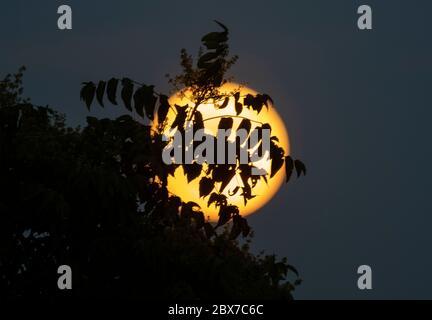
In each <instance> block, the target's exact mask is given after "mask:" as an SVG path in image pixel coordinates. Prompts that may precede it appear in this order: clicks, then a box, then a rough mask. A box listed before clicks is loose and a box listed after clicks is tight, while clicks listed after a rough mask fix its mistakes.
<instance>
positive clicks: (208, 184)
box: [199, 177, 214, 198]
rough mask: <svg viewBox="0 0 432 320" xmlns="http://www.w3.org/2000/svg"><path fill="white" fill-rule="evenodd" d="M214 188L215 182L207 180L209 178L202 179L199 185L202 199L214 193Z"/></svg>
mask: <svg viewBox="0 0 432 320" xmlns="http://www.w3.org/2000/svg"><path fill="white" fill-rule="evenodd" d="M213 187H214V182H213V180H212V179H210V178H207V177H203V178H201V180H200V183H199V194H200V198H204V197H206V196H208V195H209V194H210V192H212V190H213Z"/></svg>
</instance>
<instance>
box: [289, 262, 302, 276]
mask: <svg viewBox="0 0 432 320" xmlns="http://www.w3.org/2000/svg"><path fill="white" fill-rule="evenodd" d="M286 267H287V269H288V270H291V271H292V272H293V273H294V274H295V275H296V276H297V277H299V276H300V274H299V272H298V270H297V269H296V268H295V267H294V266H292V265H290V264H287V265H286Z"/></svg>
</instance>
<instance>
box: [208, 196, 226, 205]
mask: <svg viewBox="0 0 432 320" xmlns="http://www.w3.org/2000/svg"><path fill="white" fill-rule="evenodd" d="M213 203H215V207H216V208H217V207H220V206H226V205H227V197H226V196H225V195H223V194H218V193H216V192H213V193H212V194H211V195H210V198H209V200H208V202H207V207H210V206H211V205H212V204H213Z"/></svg>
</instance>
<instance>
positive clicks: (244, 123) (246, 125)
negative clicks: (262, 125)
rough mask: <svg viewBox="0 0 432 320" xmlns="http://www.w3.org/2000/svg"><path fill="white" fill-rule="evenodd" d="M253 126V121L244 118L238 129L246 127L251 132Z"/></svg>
mask: <svg viewBox="0 0 432 320" xmlns="http://www.w3.org/2000/svg"><path fill="white" fill-rule="evenodd" d="M251 127H252V125H251V121H250V120H249V119H243V120H242V121H241V122H240V124H239V126H238V128H237V130H240V129H245V130H246V131H247V132H248V134H249V133H250V129H251Z"/></svg>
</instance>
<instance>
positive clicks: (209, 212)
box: [167, 83, 290, 221]
mask: <svg viewBox="0 0 432 320" xmlns="http://www.w3.org/2000/svg"><path fill="white" fill-rule="evenodd" d="M238 87H239V86H238V85H237V84H234V83H231V84H226V85H224V86H223V87H222V88H221V91H222V92H226V93H228V92H231V91H233V90H235V89H238ZM240 94H241V96H244V95H246V94H253V95H255V94H257V92H255V91H254V90H252V89H249V88H247V87H244V86H243V87H241V90H240ZM169 103H170V105H172V106H173V105H175V104H177V105H186V104H189V105H191V104H192V102H191V101H190V100H188V99H187V97H184V98H180V96H179V95H178V94H174V95H173V96H171V97H170V99H169ZM198 110H199V111H200V112H201V113H202V116H203V118H204V124H205V129H206V131H208V132H209V133H211V134H213V135H215V134H216V132H217V125H218V122H219V120H220V118H218V117H219V116H234V118H233V120H234V125H233V128H234V129H235V128H237V126H238V125H239V124H240V122H241V120H242V118H236V117H235V116H236V112H235V107H234V101H233V99H230V102H229V104H228V106H227V107H226V108H224V109H219V110H217V109H216V108H214V105H213V104H210V105H205V104H203V105H200V106H199V107H198ZM239 117H244V118H248V119H250V120H251V122H252V129H253V128H255V127H256V126H257V125H259V123H258V122H261V123H269V124H270V125H271V127H272V136H276V137H278V139H279V145H280V146H281V147H282V148H283V149H284V150H286V152H287V154H286V155H288V154H289V151H290V148H289V140H288V133H287V130H286V128H285V126H284V123H283V121H282V119H281V118H280V116H279V115H278V113H277V112H276V110H275V108H274V107H273V106H271V107H270V108H269V110H267V109H266V108H263V109H262V111H261V112H260V113H259V114H257V113H256V112H255V111H253V110H249V109H248V108H243V111H242V113H241V114H240V115H239ZM174 118H175V114H174V112H173V111H172V110H170V111H169V113H168V116H167V119H168V123H171V122H172V121H173V120H174ZM209 118H211V119H210V120H206V119H209ZM213 118H214V119H213ZM255 165H257V166H259V167H262V168H267V169H269V168H270V165H271V160H264V161H261V163H259V164H257V163H255ZM284 171H285V170H283V168H282V169H281V170H279V171H278V173H277V174H276V175H275V176H274V177H273V178H271V179H270V175H269V174H268V175H267V180H268V184H266V183H265V182H264V181H263V180H259V181H258V183H257V185H256V186H255V187H254V188H253V194H254V195H256V197H255V198H253V199H251V200H249V201H248V202H247V204H246V206H245V205H244V202H243V197H242V196H240V193H237V194H235V195H233V196H230V195H229V194H230V191H232V190H233V189H234V188H235V187H236V186H242V181H241V179H240V176H238V175H236V176H235V177H234V178H233V179H232V180H231V182H230V183H229V184H228V186H227V187H226V188H225V190H224V192H223V194H224V195H226V196H227V198H228V202H229V203H230V204H233V205H236V206H238V208H239V210H240V213H241V214H242V215H243V216H247V215H249V214H251V213H253V212H255V211H256V210H258V209H260V208H261V207H262V206H264V205H265V204H266V203H267V202H268V201H269V200H270V199H271V198H272V197H273V196H274V195H275V194H276V192H277V191H278V190H279V188H280V186H281V185H282V183H283V181H284V175H285V174H284ZM268 172H269V171H268ZM202 176H204V174H202ZM199 180H200V179H195V180H193V181H192V182H191V183H188V181H187V178H186V175H185V174H184V172H183V169H182V168H181V167H178V168H177V169H176V171H175V173H174V177H172V176H169V177H168V191H169V192H171V193H172V194H175V195H177V196H179V197H180V198H181V199H182V200H183V201H184V202H188V201H193V202H196V203H197V204H198V205H200V206H201V209H202V211H203V212H204V214H205V216H206V217H209V218H210V220H212V221H216V220H217V219H218V209H216V207H215V205H214V204H213V205H211V206H210V207H207V201H208V199H207V198H205V199H203V198H200V197H199ZM215 187H216V188H217V187H218V183H216V185H215Z"/></svg>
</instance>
